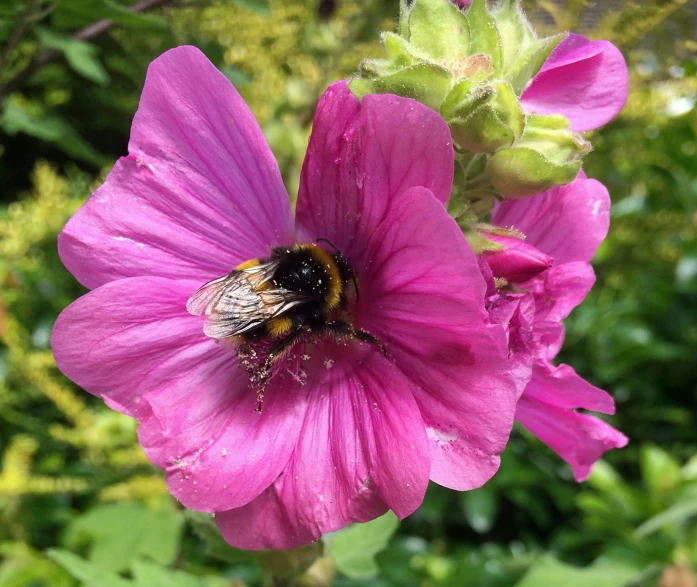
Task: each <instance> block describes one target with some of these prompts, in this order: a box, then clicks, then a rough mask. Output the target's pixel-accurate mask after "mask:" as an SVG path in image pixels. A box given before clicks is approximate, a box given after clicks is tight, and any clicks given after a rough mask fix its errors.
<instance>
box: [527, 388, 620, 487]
mask: <svg viewBox="0 0 697 587" xmlns="http://www.w3.org/2000/svg"><path fill="white" fill-rule="evenodd" d="M516 420H518V421H519V422H520V423H521V424H522V425H523V426H525V428H527V429H528V430H529V431H530V432H532V433H533V434H534V435H535V436H537V437H538V438H539V439H540V440H541V441H542V442H544V443H545V444H546V445H547V446H549V447H550V448H551V449H552V450H553V451H554V452H556V453H557V454H558V455H559V456H560V457H561V458H562V459H564V460H565V461H566V462H567V463H569V464H570V465H571V467H572V469H573V471H574V478H575V479H576V481H584V480H585V479H587V478H588V475H589V474H590V472H591V469H592V467H593V465H594V464H595V462H596V461H597V460H598V459H600V457H602V456H603V454H604V453H605V452H607V451H608V450H611V449H613V448H622V447H623V446H626V445H627V443H628V442H629V439H628V438H627V437H626V436H625V435H624V434H622V433H621V432H619V431H617V430H615V429H614V428H613V427H612V426H610V425H609V424H606V423H605V422H603V421H602V420H600V419H598V418H596V417H594V416H589V415H587V414H579V413H578V412H575V411H573V410H568V409H563V408H559V407H556V406H551V405H547V404H544V403H542V402H539V401H537V400H534V399H531V398H528V397H526V396H525V395H524V396H523V397H522V398H521V399H520V401H519V402H518V408H517V410H516Z"/></svg>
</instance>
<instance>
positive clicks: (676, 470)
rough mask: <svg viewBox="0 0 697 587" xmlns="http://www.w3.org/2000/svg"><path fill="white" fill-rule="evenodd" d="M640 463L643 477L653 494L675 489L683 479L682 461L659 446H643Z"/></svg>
mask: <svg viewBox="0 0 697 587" xmlns="http://www.w3.org/2000/svg"><path fill="white" fill-rule="evenodd" d="M640 464H641V474H642V477H643V478H644V481H645V483H646V485H647V486H648V488H649V492H650V493H651V494H652V495H661V494H663V493H665V492H666V491H669V490H671V489H673V488H674V487H675V486H676V485H677V484H678V483H680V481H681V479H682V474H681V471H680V463H679V462H678V461H677V460H675V459H674V458H673V457H672V456H670V455H669V454H668V453H667V452H665V451H663V450H661V449H660V448H658V447H657V446H649V445H645V446H642V447H641V459H640Z"/></svg>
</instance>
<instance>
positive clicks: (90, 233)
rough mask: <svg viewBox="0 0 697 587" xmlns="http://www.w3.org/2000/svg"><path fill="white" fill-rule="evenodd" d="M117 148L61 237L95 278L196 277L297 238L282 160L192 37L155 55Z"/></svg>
mask: <svg viewBox="0 0 697 587" xmlns="http://www.w3.org/2000/svg"><path fill="white" fill-rule="evenodd" d="M129 153H130V154H129V156H128V157H124V158H122V159H120V160H119V161H118V162H117V163H116V165H115V167H114V170H113V171H112V172H111V173H110V174H109V176H108V177H107V181H106V183H105V184H104V185H103V186H102V187H101V188H99V189H98V190H97V191H96V192H95V193H94V194H93V195H92V197H91V198H90V200H89V201H88V202H87V203H86V204H85V205H84V206H83V207H82V208H81V209H80V210H79V211H78V212H77V214H75V216H73V218H72V219H71V220H70V221H69V222H68V224H67V225H66V227H65V229H64V230H63V232H62V233H61V235H60V236H59V240H58V249H59V252H60V255H61V259H62V261H63V263H64V264H65V266H66V267H67V268H68V269H69V270H70V272H71V273H72V274H73V275H75V277H76V278H77V279H78V280H79V281H80V282H81V283H82V284H83V285H85V286H87V287H89V288H94V287H98V286H99V285H102V284H103V283H107V282H109V281H111V280H113V279H119V278H122V277H134V276H141V275H157V276H162V277H170V278H180V279H189V278H190V279H195V280H198V282H199V284H200V283H202V282H204V281H207V280H209V279H211V278H213V277H217V276H219V275H223V274H225V273H227V272H228V271H230V270H231V269H232V268H233V267H234V266H235V265H237V264H239V263H240V262H242V261H244V260H246V259H249V258H253V257H256V256H259V255H264V254H268V252H269V249H270V247H271V246H272V245H274V244H282V243H291V242H292V241H293V238H294V235H293V216H292V211H291V207H290V202H289V200H288V196H287V194H286V192H285V189H284V187H283V182H282V181H281V175H280V172H279V170H278V166H277V165H276V161H275V159H274V157H273V155H272V153H271V150H270V149H269V147H268V145H267V144H266V141H265V139H264V137H263V135H262V133H261V129H260V128H259V125H258V124H257V122H256V120H255V119H254V116H253V115H252V113H251V112H250V111H249V108H247V105H246V104H245V103H244V101H243V100H242V98H240V96H239V94H238V93H237V91H236V90H235V88H234V87H233V86H232V84H231V83H230V82H229V81H228V80H227V78H226V77H225V76H224V75H223V74H222V73H220V72H219V71H218V70H217V69H216V68H215V67H214V66H213V64H212V63H211V62H210V61H208V59H206V57H205V56H204V55H203V53H201V52H200V51H199V50H198V49H196V48H194V47H178V48H176V49H172V50H171V51H168V52H167V53H165V54H164V55H162V56H161V57H159V58H158V59H156V60H155V61H153V62H152V64H151V65H150V67H149V69H148V75H147V78H146V82H145V88H144V89H143V94H142V96H141V100H140V105H139V108H138V112H137V113H136V116H135V118H134V120H133V126H132V129H131V141H130V144H129Z"/></svg>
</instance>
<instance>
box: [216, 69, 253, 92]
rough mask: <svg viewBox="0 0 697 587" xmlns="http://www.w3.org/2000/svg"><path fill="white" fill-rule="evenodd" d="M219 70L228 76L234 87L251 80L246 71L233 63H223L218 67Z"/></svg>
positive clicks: (244, 84) (243, 84) (246, 83)
mask: <svg viewBox="0 0 697 587" xmlns="http://www.w3.org/2000/svg"><path fill="white" fill-rule="evenodd" d="M220 72H221V73H222V74H223V75H224V76H225V77H226V78H228V79H229V80H230V81H231V82H232V85H233V86H235V87H236V88H241V87H242V86H246V85H248V84H249V83H251V81H252V77H251V76H250V75H249V74H248V73H246V72H244V71H242V70H241V69H239V68H238V67H235V66H234V65H223V66H222V67H220Z"/></svg>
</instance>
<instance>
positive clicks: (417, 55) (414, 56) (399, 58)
mask: <svg viewBox="0 0 697 587" xmlns="http://www.w3.org/2000/svg"><path fill="white" fill-rule="evenodd" d="M381 37H382V43H383V45H385V50H386V51H387V55H388V56H389V62H390V66H392V67H396V66H402V67H404V66H407V65H414V64H415V63H418V62H421V61H428V54H426V53H424V52H423V51H421V50H420V49H419V48H418V47H416V46H415V45H413V44H412V43H410V42H409V41H407V40H406V39H404V38H402V37H400V36H399V35H395V34H394V33H382V35H381Z"/></svg>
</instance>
